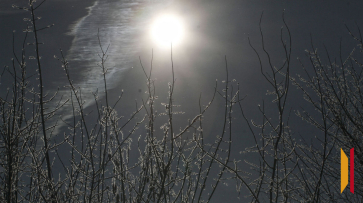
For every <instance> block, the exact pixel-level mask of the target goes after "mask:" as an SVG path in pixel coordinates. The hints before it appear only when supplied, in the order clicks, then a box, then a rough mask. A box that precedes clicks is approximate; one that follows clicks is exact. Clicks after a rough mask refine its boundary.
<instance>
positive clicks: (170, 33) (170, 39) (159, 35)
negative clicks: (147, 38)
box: [151, 15, 183, 47]
mask: <svg viewBox="0 0 363 203" xmlns="http://www.w3.org/2000/svg"><path fill="white" fill-rule="evenodd" d="M151 36H152V38H153V40H154V41H155V42H156V43H157V44H158V45H160V46H169V47H170V45H171V44H173V46H174V45H177V44H179V43H180V42H181V40H182V36H183V23H182V21H181V20H180V19H179V18H177V17H176V16H173V15H162V16H159V17H158V18H156V20H155V21H154V22H153V24H152V26H151Z"/></svg>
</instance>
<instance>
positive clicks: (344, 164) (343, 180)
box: [340, 148, 354, 194]
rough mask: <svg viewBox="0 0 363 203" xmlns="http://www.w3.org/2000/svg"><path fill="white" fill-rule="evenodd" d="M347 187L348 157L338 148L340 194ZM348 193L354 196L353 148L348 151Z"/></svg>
mask: <svg viewBox="0 0 363 203" xmlns="http://www.w3.org/2000/svg"><path fill="white" fill-rule="evenodd" d="M347 185H348V157H347V155H345V153H344V151H343V149H342V148H340V193H342V192H343V191H344V189H345V188H346V187H347ZM350 192H351V193H353V194H354V148H352V149H350Z"/></svg>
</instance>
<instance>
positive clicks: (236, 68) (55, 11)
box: [0, 0, 363, 148]
mask: <svg viewBox="0 0 363 203" xmlns="http://www.w3.org/2000/svg"><path fill="white" fill-rule="evenodd" d="M21 2H24V1H20V0H16V1H14V0H2V1H0V27H1V29H0V67H4V66H5V65H11V61H10V58H12V41H11V39H12V34H13V30H16V32H15V37H16V39H17V40H16V49H17V53H19V50H20V48H21V47H19V45H20V42H21V40H20V39H22V36H23V32H22V29H23V28H24V27H25V25H26V24H25V22H24V21H23V18H25V17H29V14H28V13H26V12H23V11H18V10H14V9H12V8H11V5H12V4H20V6H21ZM94 2H95V1H89V0H66V1H65V0H56V1H55V0H48V1H47V2H45V4H44V6H42V7H41V9H39V13H38V15H40V16H42V17H43V19H42V21H39V22H40V23H41V24H42V25H48V24H53V23H54V24H55V26H54V27H52V28H51V29H49V30H46V31H44V32H43V33H42V34H41V35H40V37H41V38H42V41H44V43H45V45H43V46H42V47H41V55H42V56H43V59H42V60H43V61H42V62H43V67H44V74H45V86H46V87H47V88H49V89H48V90H49V91H52V90H54V89H55V87H57V86H60V87H61V88H62V86H63V84H62V82H61V79H62V77H60V75H61V74H62V73H63V70H62V69H61V67H60V64H59V63H58V62H57V61H56V60H55V59H54V58H53V55H57V56H59V55H60V54H59V48H62V49H63V50H64V51H65V53H66V55H67V54H70V53H72V54H70V55H67V56H69V58H70V59H71V67H72V68H73V70H72V71H74V75H76V77H79V78H82V79H80V81H81V82H80V83H79V85H80V86H82V87H84V88H90V87H92V88H96V87H98V86H97V85H96V86H92V85H94V84H91V83H90V82H92V81H97V79H94V78H93V77H94V76H93V74H95V75H96V76H97V74H99V72H97V71H98V69H93V68H92V67H96V65H95V62H96V59H97V53H99V50H97V44H95V43H96V42H97V38H96V35H97V29H98V28H99V29H100V30H101V33H102V40H103V42H104V43H105V44H110V47H111V48H110V58H111V59H110V60H111V62H110V64H111V65H110V66H111V67H113V68H114V69H115V70H122V71H116V72H115V73H114V74H111V75H110V81H112V83H113V84H112V85H110V86H111V87H112V93H113V95H115V96H116V95H117V94H118V93H119V92H120V91H121V89H124V90H125V96H128V97H129V98H131V99H130V102H131V104H132V105H133V104H134V103H133V102H134V98H136V99H139V101H140V98H141V97H142V96H143V95H142V93H140V92H139V90H140V89H141V90H142V92H143V91H144V90H145V78H143V75H142V74H143V73H142V71H141V69H140V65H139V61H138V57H139V56H140V57H141V58H142V60H143V61H144V62H145V63H144V64H146V67H149V62H150V58H151V50H152V49H153V50H154V65H155V68H154V74H153V77H154V78H157V79H158V80H157V85H159V86H158V88H159V91H158V94H159V95H160V98H161V99H160V102H162V100H165V99H166V90H167V82H169V81H170V58H169V57H170V50H169V49H165V48H160V47H158V46H157V45H156V44H155V43H154V42H153V41H152V40H150V37H149V25H150V23H151V22H152V19H153V18H154V17H155V16H157V15H159V14H160V13H174V14H175V15H178V16H179V17H180V18H181V19H183V22H184V24H185V30H186V33H185V38H184V39H183V41H181V43H180V44H179V45H178V46H175V47H174V49H173V56H174V64H175V72H176V78H177V82H176V85H177V87H176V97H177V99H179V100H178V102H177V103H178V104H181V105H183V106H184V107H185V108H186V110H188V109H190V110H191V112H190V114H187V115H188V116H191V115H194V114H195V112H194V110H196V107H197V102H198V98H199V93H200V92H203V96H205V97H203V98H205V100H204V101H207V100H208V99H207V97H208V96H210V93H211V92H212V91H213V86H214V84H215V80H216V79H218V80H219V81H222V80H224V77H225V69H224V64H225V63H224V56H225V55H226V56H227V59H228V65H229V70H230V75H231V77H233V79H236V80H237V81H239V82H240V84H241V92H242V94H243V95H247V98H246V100H245V102H244V104H245V105H246V107H247V110H246V112H247V114H248V115H249V116H250V117H254V116H256V115H254V113H255V112H256V109H257V107H256V105H257V104H258V103H260V102H261V100H262V98H266V97H265V93H266V89H267V88H268V86H266V82H265V81H264V80H263V77H262V76H261V74H260V70H259V64H258V60H257V57H256V55H255V53H254V52H253V50H252V49H251V47H250V46H249V45H248V40H247V39H248V37H250V39H251V42H252V44H253V45H254V46H255V47H256V49H257V50H258V51H261V50H262V49H261V37H260V35H259V19H260V16H261V13H262V12H264V15H263V21H262V30H263V33H264V37H265V43H266V48H267V50H268V51H269V52H270V53H271V56H272V62H273V63H274V64H275V65H276V66H278V65H281V64H282V61H283V59H284V55H283V54H282V46H281V43H280V29H281V27H282V26H283V21H282V17H281V16H282V12H283V10H285V19H286V22H287V24H288V26H289V28H290V30H291V34H292V46H293V49H292V50H293V52H292V55H293V57H292V58H293V59H296V58H297V57H300V58H303V60H307V59H308V58H307V57H306V56H305V49H311V45H310V41H311V38H310V35H311V36H312V40H313V42H314V44H315V46H316V47H318V50H323V49H322V48H323V44H325V45H326V46H327V48H328V50H329V53H330V54H332V56H338V53H339V52H338V50H339V49H338V48H339V43H340V39H342V44H343V46H342V48H343V52H342V53H343V56H347V55H348V54H349V52H350V50H351V49H352V48H354V47H355V45H356V43H355V41H354V40H353V39H352V38H351V37H350V36H349V33H348V31H347V30H346V28H345V24H346V25H347V26H348V27H349V28H351V30H352V31H354V32H355V33H357V28H356V25H355V23H357V25H359V26H363V18H362V10H363V1H359V0H356V1H349V0H329V1H316V0H299V1H298V0H294V1H293V0H285V1H284V0H185V1H182V0H180V1H174V2H173V3H171V4H170V5H167V4H156V3H155V4H153V3H148V4H140V5H138V6H134V7H129V6H128V7H127V8H126V7H122V6H120V7H117V5H118V2H120V1H116V0H104V1H101V2H100V3H99V4H98V5H96V6H95V7H94V10H93V11H94V12H93V13H91V17H90V18H88V21H87V19H86V20H85V22H86V23H84V24H82V25H81V26H80V27H79V28H80V29H78V30H77V31H76V32H73V35H67V33H68V34H69V32H71V31H72V28H75V27H74V25H77V22H79V20H80V19H81V18H82V17H84V16H86V15H87V14H88V10H87V9H86V7H89V6H92V5H94ZM109 5H112V6H109ZM154 5H155V6H154ZM116 8H117V9H120V10H119V11H120V12H118V10H117V9H116ZM121 11H122V12H124V13H122V12H121ZM128 11H130V12H131V13H128ZM120 13H122V15H121V14H120ZM118 14H120V15H118ZM125 16H128V17H130V16H131V17H130V18H127V20H125V19H124V18H125ZM79 25H80V24H79ZM73 31H74V30H73ZM77 40H78V41H77ZM69 50H72V51H73V52H70V51H69ZM85 53H87V55H86V56H84V55H82V54H85ZM81 55H82V56H84V58H82V57H81ZM92 57H93V58H92ZM333 58H334V57H333ZM81 59H84V60H81ZM263 60H266V58H263ZM85 61H87V63H86V62H85ZM292 65H293V66H292V67H291V68H292V72H293V73H297V72H299V71H300V70H301V68H300V66H299V65H298V62H297V60H296V61H292ZM131 67H134V68H131ZM90 70H91V71H90ZM93 70H95V71H93ZM92 71H93V72H92ZM91 73H92V76H91ZM82 74H83V75H82ZM231 79H232V78H231ZM4 81H5V82H4ZM2 82H3V83H6V80H3V81H2ZM92 91H94V90H92ZM292 94H293V95H294V94H295V95H298V94H297V93H292ZM271 99H272V98H271V97H268V98H267V100H268V101H270V100H271ZM297 101H300V100H297ZM217 102H218V101H217ZM131 104H130V105H131ZM128 105H129V104H126V106H125V109H126V110H125V112H127V111H130V110H127V108H128V107H129V106H128ZM294 105H295V106H299V105H300V103H295V104H294ZM294 105H292V106H294ZM301 105H302V104H301ZM217 114H218V110H211V114H210V115H211V119H212V121H210V122H213V115H217ZM215 128H217V127H216V126H215ZM300 130H302V132H301V133H302V134H304V133H305V134H309V132H310V131H309V129H300ZM212 131H213V129H210V132H212ZM240 132H242V133H245V131H244V130H243V129H241V130H240ZM246 143H247V142H244V144H246ZM240 146H241V148H244V147H245V146H243V144H241V145H240Z"/></svg>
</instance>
